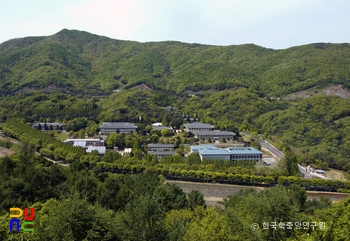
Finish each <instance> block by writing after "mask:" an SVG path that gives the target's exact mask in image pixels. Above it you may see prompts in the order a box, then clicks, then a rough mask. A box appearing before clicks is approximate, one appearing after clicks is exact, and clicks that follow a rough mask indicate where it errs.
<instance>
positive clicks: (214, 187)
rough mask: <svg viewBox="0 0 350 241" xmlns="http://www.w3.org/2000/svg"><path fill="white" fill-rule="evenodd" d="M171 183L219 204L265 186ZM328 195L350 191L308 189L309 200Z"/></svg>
mask: <svg viewBox="0 0 350 241" xmlns="http://www.w3.org/2000/svg"><path fill="white" fill-rule="evenodd" d="M167 182H168V183H170V184H175V185H177V186H178V187H180V188H181V189H182V190H183V191H184V192H185V193H189V192H191V191H192V190H198V191H199V192H201V193H202V194H203V196H204V200H205V201H206V203H207V205H218V203H217V202H218V201H222V200H223V198H225V197H227V196H229V195H233V194H235V193H237V192H238V191H239V190H247V189H255V190H256V191H258V192H260V191H261V190H263V189H264V188H263V187H254V186H240V185H230V184H219V183H201V182H185V181H174V180H167ZM321 196H323V197H328V198H329V199H331V200H332V201H334V202H337V201H339V200H342V199H345V198H348V197H349V196H350V194H349V193H336V192H313V191H307V198H308V199H309V200H311V199H315V198H319V197H321Z"/></svg>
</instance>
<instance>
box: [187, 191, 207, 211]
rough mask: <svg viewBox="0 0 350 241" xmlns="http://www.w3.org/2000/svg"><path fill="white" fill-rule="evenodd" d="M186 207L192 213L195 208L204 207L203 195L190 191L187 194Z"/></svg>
mask: <svg viewBox="0 0 350 241" xmlns="http://www.w3.org/2000/svg"><path fill="white" fill-rule="evenodd" d="M187 200H188V206H189V207H190V209H191V210H192V211H193V210H194V208H195V207H197V206H203V207H206V206H207V205H206V204H205V200H204V197H203V194H202V193H200V192H199V191H197V190H192V191H191V192H190V193H189V194H187Z"/></svg>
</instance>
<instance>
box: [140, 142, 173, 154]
mask: <svg viewBox="0 0 350 241" xmlns="http://www.w3.org/2000/svg"><path fill="white" fill-rule="evenodd" d="M147 146H148V148H149V149H150V151H158V152H159V151H173V150H174V148H175V146H174V144H148V145H147Z"/></svg>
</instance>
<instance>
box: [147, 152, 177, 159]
mask: <svg viewBox="0 0 350 241" xmlns="http://www.w3.org/2000/svg"><path fill="white" fill-rule="evenodd" d="M147 154H150V155H155V156H156V157H157V158H158V159H160V158H162V157H165V156H172V155H174V154H176V151H148V152H147Z"/></svg>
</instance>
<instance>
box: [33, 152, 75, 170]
mask: <svg viewBox="0 0 350 241" xmlns="http://www.w3.org/2000/svg"><path fill="white" fill-rule="evenodd" d="M35 154H37V155H38V156H41V157H43V158H45V159H46V160H48V161H50V162H53V163H56V164H58V165H61V166H64V167H69V165H70V164H69V163H63V162H58V161H55V160H52V159H50V158H48V157H45V156H42V155H41V154H40V153H39V152H35Z"/></svg>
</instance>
